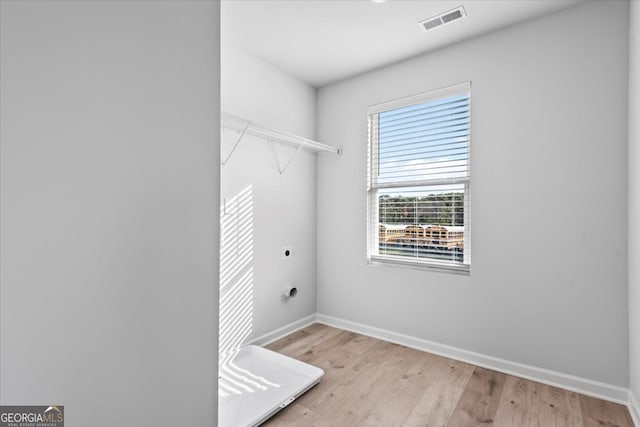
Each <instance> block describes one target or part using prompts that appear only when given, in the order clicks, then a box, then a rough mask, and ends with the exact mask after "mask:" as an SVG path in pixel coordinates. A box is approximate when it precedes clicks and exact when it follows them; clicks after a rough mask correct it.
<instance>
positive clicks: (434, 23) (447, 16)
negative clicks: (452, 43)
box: [419, 6, 467, 31]
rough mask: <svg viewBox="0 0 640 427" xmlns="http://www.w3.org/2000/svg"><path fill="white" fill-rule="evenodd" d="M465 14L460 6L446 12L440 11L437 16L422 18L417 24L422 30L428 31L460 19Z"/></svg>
mask: <svg viewBox="0 0 640 427" xmlns="http://www.w3.org/2000/svg"><path fill="white" fill-rule="evenodd" d="M465 16H467V14H466V13H465V11H464V7H462V6H460V7H456V8H455V9H453V10H450V11H448V12H445V13H441V14H440V15H438V16H433V17H431V18H428V19H425V20H422V21H420V22H419V24H420V26H421V27H422V29H423V30H425V31H429V30H432V29H434V28H436V27H439V26H441V25H444V24H448V23H450V22H453V21H457V20H458V19H462V18H464V17H465Z"/></svg>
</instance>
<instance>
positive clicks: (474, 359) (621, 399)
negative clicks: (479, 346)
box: [316, 314, 640, 427]
mask: <svg viewBox="0 0 640 427" xmlns="http://www.w3.org/2000/svg"><path fill="white" fill-rule="evenodd" d="M316 321H317V322H318V323H323V324H325V325H329V326H333V327H336V328H340V329H345V330H348V331H352V332H357V333H359V334H363V335H367V336H370V337H373V338H378V339H381V340H385V341H389V342H392V343H395V344H400V345H404V346H406V347H411V348H415V349H417V350H422V351H426V352H428V353H433V354H437V355H440V356H444V357H447V358H450V359H455V360H459V361H461V362H466V363H470V364H473V365H477V366H481V367H483V368H487V369H492V370H494V371H499V372H503V373H505V374H509V375H514V376H517V377H521V378H526V379H528V380H532V381H536V382H539V383H543V384H547V385H551V386H555V387H560V388H563V389H566V390H571V391H575V392H577V393H581V394H586V395H588V396H592V397H596V398H599V399H603V400H608V401H611V402H615V403H620V404H623V405H627V404H629V402H630V398H629V397H630V394H629V390H628V389H626V388H623V387H618V386H614V385H611V384H606V383H602V382H598V381H593V380H589V379H586V378H580V377H576V376H573V375H568V374H563V373H561V372H556V371H551V370H548V369H543V368H538V367H535V366H529V365H524V364H522V363H517V362H512V361H510V360H505V359H500V358H497V357H493V356H488V355H485V354H480V353H475V352H473V351H468V350H463V349H461V348H456V347H452V346H448V345H444V344H439V343H436V342H432V341H427V340H424V339H421V338H416V337H411V336H408V335H404V334H399V333H397V332H392V331H388V330H385V329H380V328H375V327H372V326H367V325H363V324H361V323H356V322H351V321H349V320H344V319H340V318H337V317H332V316H327V315H325V314H316ZM629 407H630V411H632V409H631V405H630V404H629ZM637 410H638V406H637V404H635V411H636V415H637ZM634 421H635V420H634ZM635 422H636V425H637V426H638V427H640V424H638V422H637V421H635Z"/></svg>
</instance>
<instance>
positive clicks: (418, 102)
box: [367, 82, 471, 274]
mask: <svg viewBox="0 0 640 427" xmlns="http://www.w3.org/2000/svg"><path fill="white" fill-rule="evenodd" d="M470 89H471V83H470V82H466V83H462V84H458V85H455V86H450V87H447V88H443V89H439V90H436V91H431V92H428V93H424V94H420V95H415V96H411V97H408V98H404V99H400V100H395V101H391V102H386V103H383V104H378V105H374V106H372V107H369V166H368V175H369V176H368V185H367V192H368V194H367V202H368V207H367V210H368V245H367V246H368V254H367V256H368V259H369V261H370V262H373V263H394V264H402V265H410V266H419V267H425V268H429V269H435V270H444V271H451V272H459V273H463V274H464V273H468V272H469V266H470V263H471V257H470V251H469V245H470V233H469V225H470V224H469V184H470V158H469V154H470V136H471V127H470V113H471V93H470Z"/></svg>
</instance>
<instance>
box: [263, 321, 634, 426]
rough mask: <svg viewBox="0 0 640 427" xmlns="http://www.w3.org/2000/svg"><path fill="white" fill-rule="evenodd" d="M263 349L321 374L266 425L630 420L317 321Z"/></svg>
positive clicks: (564, 394) (569, 396)
mask: <svg viewBox="0 0 640 427" xmlns="http://www.w3.org/2000/svg"><path fill="white" fill-rule="evenodd" d="M267 348H270V349H271V350H274V351H278V352H280V353H283V354H286V355H288V356H291V357H293V358H296V359H298V360H302V361H303V362H307V363H310V364H313V365H315V366H318V367H320V368H322V369H324V371H325V376H324V377H323V379H322V381H321V382H320V383H319V384H318V385H316V386H315V387H314V388H312V389H311V390H309V391H308V392H307V393H306V394H304V395H303V396H301V397H300V398H298V399H297V400H296V401H295V402H293V403H292V404H291V405H289V406H288V407H287V408H286V409H284V410H283V411H281V412H280V413H278V414H277V415H276V416H274V417H273V418H272V419H270V420H269V421H267V422H266V423H265V424H264V425H265V426H270V427H274V426H301V427H308V426H309V427H311V426H318V427H321V426H331V427H341V426H348V427H359V426H381V427H392V426H403V427H404V426H408V427H412V426H429V427H432V426H433V427H435V426H451V427H459V426H461V427H466V426H491V425H493V426H499V427H501V426H515V427H528V426H539V427H553V426H558V427H560V426H567V427H574V426H576V427H592V426H594V427H595V426H598V427H601V426H606V427H614V426H618V427H633V423H632V421H631V417H630V415H629V412H628V410H627V408H626V407H625V406H623V405H618V404H615V403H611V402H606V401H603V400H599V399H594V398H592V397H588V396H584V395H581V394H578V393H574V392H571V391H567V390H563V389H560V388H556V387H551V386H548V385H544V384H540V383H536V382H533V381H529V380H525V379H522V378H517V377H513V376H510V375H506V374H502V373H499V372H495V371H491V370H488V369H484V368H480V367H477V366H473V365H469V364H467V363H462V362H458V361H455V360H451V359H447V358H444V357H440V356H436V355H433V354H430V353H425V352H422V351H419V350H413V349H410V348H407V347H403V346H401V345H396V344H391V343H388V342H385V341H380V340H377V339H374V338H370V337H367V336H364V335H359V334H356V333H353V332H348V331H343V330H340V329H336V328H332V327H329V326H325V325H321V324H313V325H311V326H309V327H307V328H304V329H301V330H299V331H297V332H294V333H293V334H291V335H288V336H286V337H284V338H282V339H280V340H278V341H276V342H274V343H272V344H270V345H268V346H267ZM639 427H640V426H639Z"/></svg>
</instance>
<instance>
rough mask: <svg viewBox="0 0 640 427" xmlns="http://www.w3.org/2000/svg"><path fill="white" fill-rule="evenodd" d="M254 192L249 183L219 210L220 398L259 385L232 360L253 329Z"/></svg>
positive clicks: (247, 390) (250, 389) (253, 388)
mask: <svg viewBox="0 0 640 427" xmlns="http://www.w3.org/2000/svg"><path fill="white" fill-rule="evenodd" d="M252 261H253V194H252V188H251V186H249V187H247V188H245V189H244V190H242V191H241V192H240V193H239V194H237V195H236V196H235V197H233V198H231V199H225V201H224V203H223V204H222V207H221V209H220V341H219V365H218V370H219V372H218V375H219V382H218V390H219V394H220V396H221V397H225V396H229V395H233V394H242V393H244V392H252V391H254V390H255V389H256V388H260V387H259V382H256V380H257V379H255V378H252V376H251V375H248V373H247V372H245V371H244V370H243V369H240V368H238V367H237V366H236V365H235V363H234V362H233V357H234V356H235V354H236V352H237V350H238V349H239V348H240V346H241V345H242V344H243V343H244V341H245V340H246V339H247V337H248V336H249V334H251V331H252V330H253V265H252Z"/></svg>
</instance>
